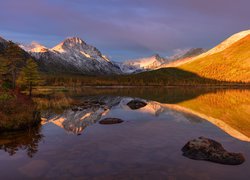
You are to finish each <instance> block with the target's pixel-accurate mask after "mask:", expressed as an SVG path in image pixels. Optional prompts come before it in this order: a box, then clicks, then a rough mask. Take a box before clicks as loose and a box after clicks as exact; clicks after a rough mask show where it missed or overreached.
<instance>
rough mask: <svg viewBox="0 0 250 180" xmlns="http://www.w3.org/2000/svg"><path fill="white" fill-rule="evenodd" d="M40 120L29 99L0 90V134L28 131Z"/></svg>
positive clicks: (15, 93)
mask: <svg viewBox="0 0 250 180" xmlns="http://www.w3.org/2000/svg"><path fill="white" fill-rule="evenodd" d="M40 120H41V118H40V113H39V112H37V111H36V106H35V104H34V103H33V101H32V100H31V99H30V98H29V97H27V96H25V95H23V94H20V93H18V92H13V91H4V90H0V132H4V131H13V130H23V129H28V128H31V127H33V126H35V125H37V124H39V123H40Z"/></svg>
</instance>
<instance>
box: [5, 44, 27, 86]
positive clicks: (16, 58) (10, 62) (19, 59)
mask: <svg viewBox="0 0 250 180" xmlns="http://www.w3.org/2000/svg"><path fill="white" fill-rule="evenodd" d="M4 57H5V58H6V59H7V62H6V66H7V69H8V74H9V75H10V77H11V82H12V88H13V89H14V88H15V87H16V80H17V74H18V72H19V70H20V68H21V67H22V64H23V63H24V51H22V49H21V48H20V47H18V45H16V44H15V43H13V42H11V41H10V42H9V43H8V46H7V48H6V49H5V52H4Z"/></svg>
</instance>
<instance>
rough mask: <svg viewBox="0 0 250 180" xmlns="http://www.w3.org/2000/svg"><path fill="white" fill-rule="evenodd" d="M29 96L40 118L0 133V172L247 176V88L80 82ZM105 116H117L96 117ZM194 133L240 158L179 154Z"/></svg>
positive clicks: (23, 175) (17, 175)
mask: <svg viewBox="0 0 250 180" xmlns="http://www.w3.org/2000/svg"><path fill="white" fill-rule="evenodd" d="M134 99H139V100H141V101H144V102H146V103H147V105H146V106H145V107H142V108H140V109H137V110H132V109H130V107H129V106H127V103H128V102H130V101H131V100H134ZM34 100H35V101H36V102H38V104H39V108H40V109H41V110H42V116H43V122H42V125H41V126H40V127H37V128H34V129H32V130H30V131H28V132H19V133H9V134H1V135H0V162H1V163H0V170H1V173H0V179H27V178H35V179H45V178H48V179H55V178H58V179H59V178H60V179H72V178H75V179H204V180H205V179H213V180H214V179H249V177H250V171H249V170H250V118H249V117H250V90H240V89H230V90H225V89H190V88H189V89H183V88H172V89H163V88H150V89H142V88H131V89H97V88H94V89H93V88H83V89H77V90H71V91H68V92H58V91H54V92H49V94H47V95H40V96H36V97H35V98H34ZM72 108H73V110H72ZM76 108H77V109H76ZM106 117H111V118H120V119H122V120H124V122H123V123H120V124H113V125H102V124H99V123H98V121H100V120H102V119H104V118H106ZM199 136H204V137H207V138H212V139H214V140H216V141H218V142H220V143H222V145H223V146H224V147H225V149H227V150H228V151H232V152H241V153H243V154H244V156H245V158H246V161H245V163H243V164H242V165H238V166H229V165H221V164H216V163H212V162H206V161H195V160H191V159H188V158H186V157H184V156H182V152H181V148H182V147H183V146H184V145H185V144H186V142H187V141H189V140H191V139H194V138H197V137H199Z"/></svg>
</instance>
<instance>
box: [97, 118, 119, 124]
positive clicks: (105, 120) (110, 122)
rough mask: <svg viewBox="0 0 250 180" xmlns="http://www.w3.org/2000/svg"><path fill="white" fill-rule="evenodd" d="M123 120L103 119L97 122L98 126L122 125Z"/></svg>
mask: <svg viewBox="0 0 250 180" xmlns="http://www.w3.org/2000/svg"><path fill="white" fill-rule="evenodd" d="M122 122H123V120H121V119H118V118H105V119H103V120H101V121H99V123H100V124H119V123H122Z"/></svg>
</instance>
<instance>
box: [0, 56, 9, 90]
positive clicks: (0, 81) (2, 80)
mask: <svg viewBox="0 0 250 180" xmlns="http://www.w3.org/2000/svg"><path fill="white" fill-rule="evenodd" d="M10 83H11V76H10V73H9V69H8V60H7V59H6V58H4V57H3V56H1V55H0V86H2V87H9V86H10Z"/></svg>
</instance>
